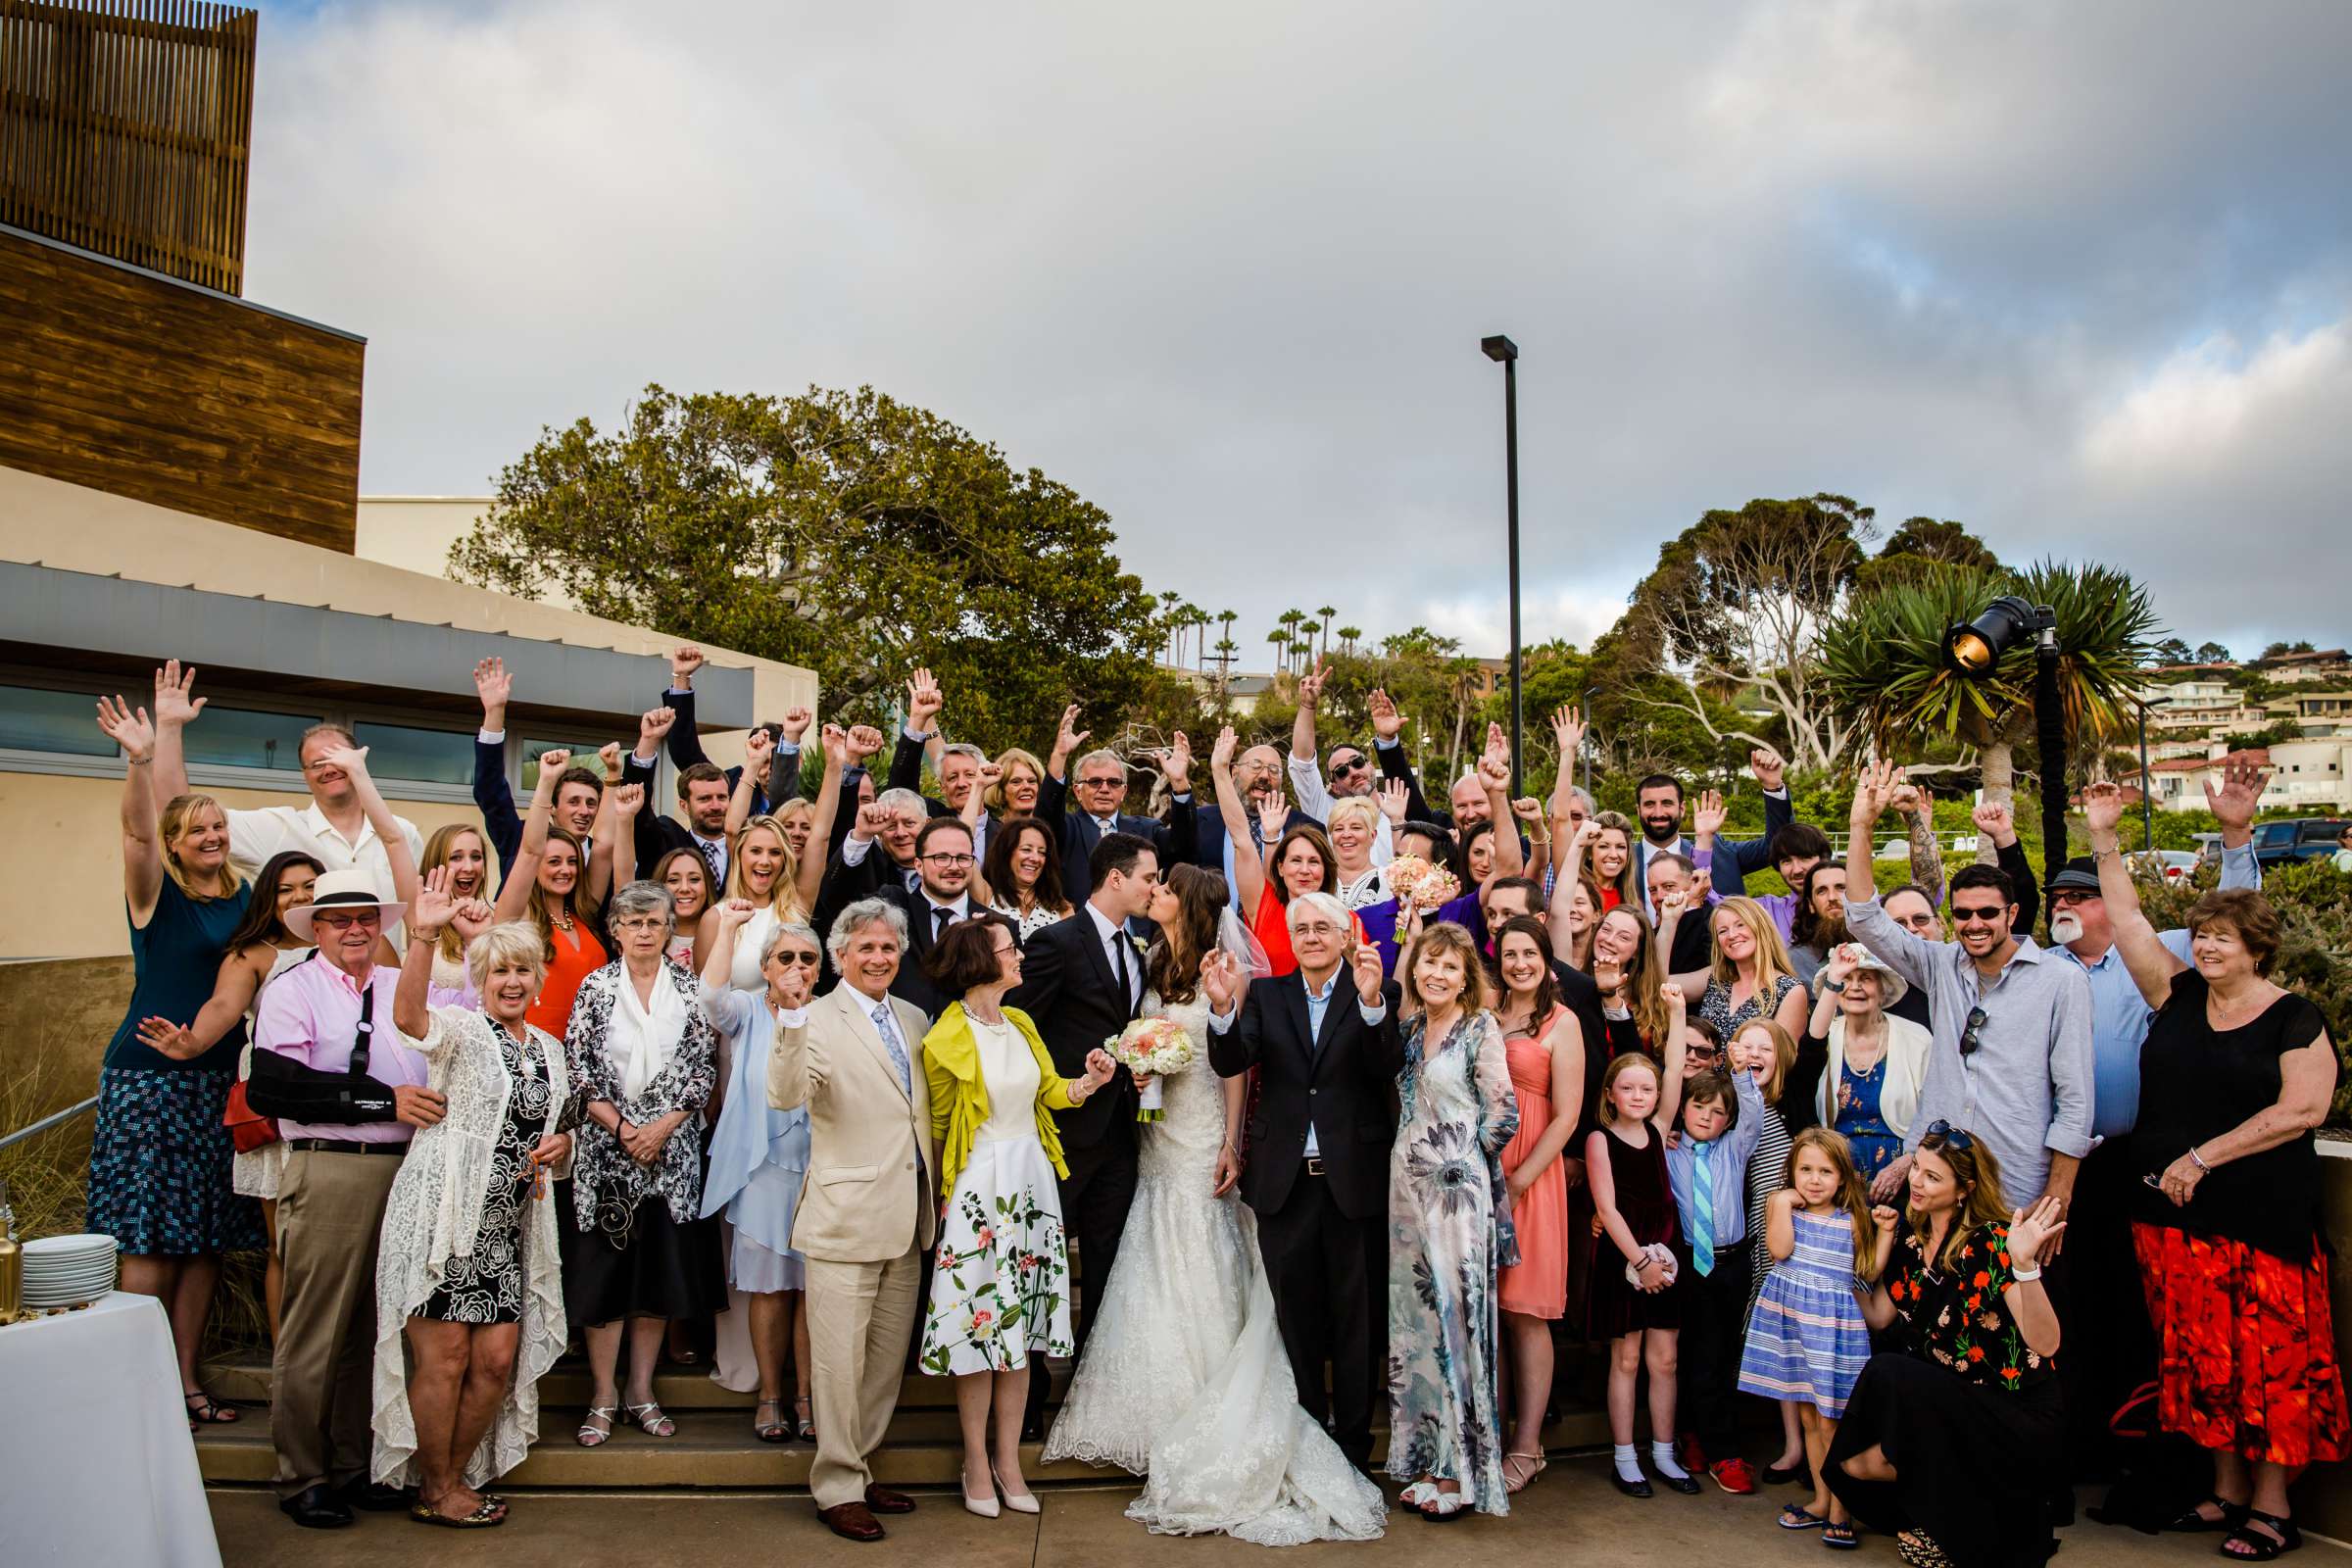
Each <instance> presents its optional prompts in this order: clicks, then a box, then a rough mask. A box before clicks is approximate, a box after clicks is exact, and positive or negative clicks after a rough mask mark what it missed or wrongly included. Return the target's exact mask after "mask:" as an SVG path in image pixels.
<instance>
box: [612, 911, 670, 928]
mask: <svg viewBox="0 0 2352 1568" xmlns="http://www.w3.org/2000/svg"><path fill="white" fill-rule="evenodd" d="M668 925H669V922H668V921H667V920H664V919H662V917H661V916H659V915H652V914H638V915H631V916H630V917H629V918H628V919H626V920H615V921H613V930H615V931H661V930H664V929H666V928H667V927H668Z"/></svg>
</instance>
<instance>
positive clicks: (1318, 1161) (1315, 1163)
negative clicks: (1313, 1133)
mask: <svg viewBox="0 0 2352 1568" xmlns="http://www.w3.org/2000/svg"><path fill="white" fill-rule="evenodd" d="M1306 1173H1307V1174H1308V1175H1309V1176H1320V1175H1322V1174H1323V1156H1322V1155H1321V1154H1309V1155H1307V1156H1306Z"/></svg>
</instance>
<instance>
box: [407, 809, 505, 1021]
mask: <svg viewBox="0 0 2352 1568" xmlns="http://www.w3.org/2000/svg"><path fill="white" fill-rule="evenodd" d="M379 836H380V837H382V838H383V840H384V848H385V849H386V850H387V851H389V850H390V849H391V847H392V840H393V838H394V837H397V836H398V835H396V834H379ZM443 867H447V868H448V871H449V898H450V902H451V904H453V905H454V906H456V907H455V910H454V911H453V912H452V914H451V915H450V920H449V924H447V925H445V926H443V927H442V928H441V937H440V941H439V944H438V946H437V948H436V951H435V955H434V958H433V984H434V985H437V986H440V987H441V988H443V989H444V990H448V991H459V990H463V989H464V988H465V985H466V943H468V942H471V941H472V940H473V939H474V938H475V937H477V936H479V935H480V934H481V933H482V930H483V928H484V927H486V926H487V925H488V924H489V923H490V922H489V919H488V915H489V912H490V908H491V907H492V906H493V905H494V904H496V903H497V900H498V872H497V869H496V865H495V862H493V861H492V859H491V858H490V841H489V840H488V839H487V838H485V837H484V836H483V834H482V830H481V829H480V828H478V827H475V826H474V825H473V824H472V823H470V822H449V823H445V824H443V825H442V826H440V827H437V828H435V829H433V832H432V836H431V837H430V838H428V839H426V840H425V841H424V858H423V859H422V860H419V861H418V862H417V871H418V872H419V874H422V875H428V876H429V875H430V874H431V873H433V872H434V871H437V870H440V869H442V868H443ZM393 896H394V897H395V898H397V897H399V894H398V892H397V891H395V893H394V895H393ZM476 903H478V904H480V906H481V908H480V909H479V910H474V909H472V908H471V906H473V905H474V904H476ZM392 961H393V964H394V965H395V966H397V965H398V963H399V961H400V960H399V959H398V957H397V956H396V957H395V958H394V959H393V960H392Z"/></svg>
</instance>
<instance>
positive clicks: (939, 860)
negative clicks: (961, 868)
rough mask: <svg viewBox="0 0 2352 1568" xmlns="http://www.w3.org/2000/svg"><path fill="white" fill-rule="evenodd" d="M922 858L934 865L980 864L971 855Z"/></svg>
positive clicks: (927, 856) (928, 856)
mask: <svg viewBox="0 0 2352 1568" xmlns="http://www.w3.org/2000/svg"><path fill="white" fill-rule="evenodd" d="M921 858H923V859H925V860H927V861H929V862H930V863H931V864H933V865H977V864H978V863H979V861H978V860H977V859H976V858H974V857H972V856H969V855H926V856H923V857H921Z"/></svg>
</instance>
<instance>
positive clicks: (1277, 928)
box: [1250, 877, 1364, 975]
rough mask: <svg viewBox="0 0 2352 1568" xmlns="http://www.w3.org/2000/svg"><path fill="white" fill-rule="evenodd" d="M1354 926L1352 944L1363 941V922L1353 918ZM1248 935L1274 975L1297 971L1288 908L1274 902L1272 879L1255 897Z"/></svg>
mask: <svg viewBox="0 0 2352 1568" xmlns="http://www.w3.org/2000/svg"><path fill="white" fill-rule="evenodd" d="M1348 919H1349V920H1350V921H1351V922H1353V924H1354V926H1355V940H1356V941H1358V942H1361V941H1363V940H1364V922H1363V921H1361V920H1359V919H1357V918H1356V917H1355V916H1354V915H1349V916H1348ZM1250 935H1251V936H1253V937H1255V938H1257V941H1258V945H1259V946H1260V947H1262V948H1264V949H1265V950H1266V961H1267V962H1268V963H1270V964H1272V965H1273V966H1274V967H1273V970H1272V972H1273V973H1274V974H1276V975H1286V974H1290V973H1292V972H1293V971H1294V970H1296V969H1297V968H1298V967H1299V956H1298V955H1297V954H1295V953H1293V952H1292V951H1291V907H1290V906H1289V905H1287V904H1285V903H1283V902H1282V900H1281V899H1279V898H1277V897H1276V896H1275V893H1274V882H1273V879H1272V878H1271V877H1269V878H1268V879H1267V880H1266V885H1265V887H1264V888H1263V889H1262V890H1261V891H1260V892H1259V893H1258V896H1257V912H1256V913H1255V914H1253V915H1251V916H1250Z"/></svg>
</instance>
